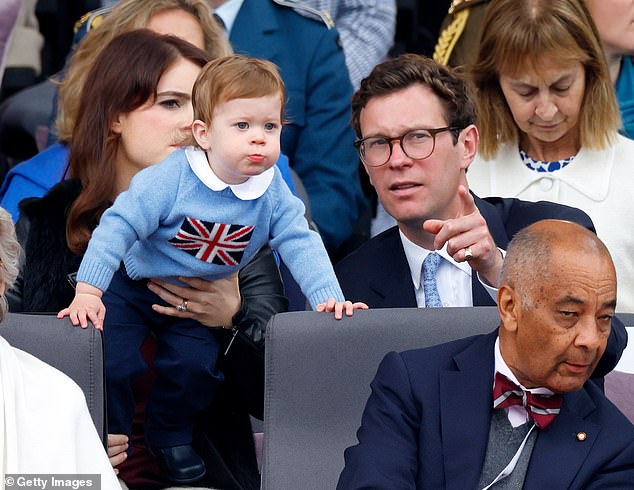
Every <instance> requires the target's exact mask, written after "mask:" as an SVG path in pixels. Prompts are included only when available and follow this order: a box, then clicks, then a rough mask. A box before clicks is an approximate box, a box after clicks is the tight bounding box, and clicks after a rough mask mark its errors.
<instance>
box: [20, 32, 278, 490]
mask: <svg viewBox="0 0 634 490" xmlns="http://www.w3.org/2000/svg"><path fill="white" fill-rule="evenodd" d="M128 41H129V43H130V44H128V45H126V49H127V52H126V55H123V54H122V53H121V52H120V49H121V46H119V48H118V50H117V51H116V53H110V56H108V53H106V54H103V56H102V58H103V59H105V60H107V61H108V63H109V64H108V63H106V64H107V65H108V66H107V68H104V66H105V65H104V66H101V67H100V68H98V69H95V68H94V67H93V68H92V69H91V71H90V73H89V75H88V79H87V82H86V83H85V88H84V90H83V92H82V97H81V101H80V108H79V111H78V113H77V114H78V116H77V121H76V124H75V127H74V131H73V137H72V139H71V144H70V177H71V178H70V179H69V180H66V181H63V182H61V183H60V184H58V185H57V186H55V187H54V188H53V189H51V191H50V192H49V193H48V194H47V195H46V196H45V197H43V198H40V199H33V200H30V201H27V202H25V203H24V204H23V206H22V214H23V216H22V218H21V223H20V225H21V227H22V231H23V232H27V233H26V234H23V236H24V241H23V243H24V244H25V250H26V260H25V265H24V267H23V270H22V274H23V277H22V279H23V287H24V286H25V285H27V284H28V285H29V287H28V288H26V289H24V291H25V292H26V291H27V290H28V291H33V292H35V291H37V293H38V294H44V295H46V294H49V295H50V298H49V301H48V302H47V303H46V305H45V308H44V310H48V311H51V310H56V309H60V308H62V307H64V306H66V305H67V304H68V302H69V301H70V300H71V299H72V296H73V290H72V289H71V288H66V292H65V293H64V294H60V290H59V289H60V285H62V284H63V283H64V282H66V281H67V278H68V277H69V275H71V276H72V274H73V273H74V272H75V271H77V268H78V266H79V263H80V261H81V256H82V255H83V253H84V251H85V247H86V244H87V242H88V240H89V239H90V236H91V233H92V230H93V229H94V228H95V226H96V225H97V223H98V221H99V218H100V217H101V215H102V213H103V212H104V211H105V209H107V208H108V207H109V206H110V205H111V204H112V202H113V201H114V200H115V198H116V197H117V195H118V194H120V193H121V192H122V191H124V190H126V189H127V187H128V186H129V184H130V181H131V179H132V177H133V176H134V175H135V174H136V173H137V172H138V171H139V170H141V169H143V168H146V167H148V166H151V165H153V164H155V163H157V162H158V161H160V160H162V159H164V158H165V157H167V156H168V155H169V154H171V153H172V152H174V151H175V150H176V149H177V148H178V147H179V146H181V145H183V144H185V143H187V142H188V141H189V139H190V136H191V130H190V127H191V123H192V121H193V112H192V105H191V91H192V87H193V85H194V81H195V79H196V77H197V75H198V73H199V72H200V69H201V68H202V66H203V65H204V64H205V63H206V62H207V61H208V60H209V59H210V57H209V55H207V54H206V53H205V52H203V51H201V50H199V49H197V48H196V47H194V46H192V45H191V44H189V43H186V42H184V41H181V40H179V39H178V38H174V37H163V36H158V35H156V34H152V33H151V32H149V31H137V32H135V33H133V34H129V35H128ZM109 49H112V47H111V45H110V44H109V45H108V47H107V48H106V50H109ZM132 51H135V52H136V54H135V55H134V56H132V54H131V52H132ZM113 54H116V56H112V55H113ZM127 55H129V56H131V57H133V58H134V59H135V60H136V61H135V62H133V63H132V62H130V57H128V56H127ZM95 127H99V128H101V129H100V131H95V130H94V128H95ZM182 282H184V283H186V285H187V286H189V287H185V286H176V285H172V284H169V283H166V282H163V281H150V282H149V283H148V288H149V289H150V290H151V291H152V292H153V293H155V294H157V295H158V297H157V305H156V307H155V312H158V313H161V314H165V315H168V316H172V317H178V318H187V319H194V320H197V321H198V322H200V323H201V324H203V325H207V326H218V325H221V326H225V327H229V326H232V325H236V326H238V327H239V328H248V327H250V326H255V327H256V328H261V329H263V328H264V325H265V324H266V322H267V321H268V319H269V318H270V316H271V315H272V314H274V313H276V312H278V311H282V310H284V309H285V306H286V300H285V298H283V296H282V286H281V282H280V280H279V273H278V270H277V266H276V264H275V261H274V259H273V257H272V254H271V251H270V249H269V248H268V247H267V248H263V249H262V250H261V251H260V252H259V253H258V254H257V255H256V257H255V258H254V260H253V261H251V262H250V263H249V264H248V265H247V266H246V267H245V268H244V269H242V270H241V271H240V274H239V276H238V278H237V279H236V277H235V276H231V277H229V278H226V279H221V280H217V281H213V282H209V281H204V280H201V279H195V278H192V279H183V281H182ZM159 298H161V299H163V300H164V301H165V303H163V304H162V305H160V304H159V303H161V302H160V301H159ZM23 299H24V300H28V298H26V297H25V298H23ZM185 300H186V301H187V303H186V304H187V306H186V307H185V308H183V307H182V306H181V305H183V304H185V303H184V301H185ZM132 306H134V305H132ZM179 306H180V308H178V307H179ZM183 310H184V311H183ZM152 313H154V312H152ZM106 335H107V334H106ZM106 355H107V354H106ZM134 362H137V363H138V362H139V359H138V358H136V359H135V360H134ZM214 406H215V407H216V408H215V410H216V411H215V412H213V413H212V414H211V415H209V416H208V417H206V418H208V419H211V420H212V421H213V420H216V419H221V420H222V424H220V425H222V426H223V427H222V429H223V430H225V433H224V434H220V435H219V438H221V439H222V440H223V444H222V447H221V446H218V447H215V448H213V446H212V445H209V446H208V447H209V448H213V449H206V450H205V455H206V456H207V457H206V458H205V459H206V461H205V462H206V464H207V469H208V472H207V474H208V483H209V484H214V485H217V486H221V487H222V488H237V487H238V486H241V487H246V488H251V487H253V488H255V487H257V486H258V481H257V467H256V466H255V454H254V451H253V442H252V439H251V435H250V430H249V428H248V427H249V422H248V414H247V413H246V411H241V410H240V407H237V408H238V409H237V410H234V408H236V407H233V406H230V405H229V402H228V401H227V400H226V399H225V400H224V401H223V399H222V398H219V399H215V400H214ZM215 430H216V431H217V430H218V428H217V427H216V428H215ZM198 434H199V436H200V435H201V433H200V432H198ZM194 435H195V437H198V436H196V434H194ZM216 435H217V434H216ZM210 437H212V438H213V437H214V436H210V435H209V432H205V434H204V435H202V437H198V438H199V439H202V440H204V441H208V439H209V438H210ZM212 442H213V441H212ZM126 448H127V444H125V443H120V444H118V445H117V450H113V451H111V455H112V456H113V458H116V460H115V461H119V460H120V459H122V458H125V456H124V455H125V453H123V452H122V451H123V450H125V449H126ZM213 451H215V452H213ZM115 453H116V454H115ZM138 453H140V451H137V454H133V458H132V459H134V456H138V455H139V454H138ZM211 454H213V456H210V455H211ZM214 457H215V458H220V457H222V459H223V460H222V461H220V462H219V461H217V460H216V461H214V460H213V459H214ZM164 463H165V461H164ZM221 468H222V469H224V473H223V472H222V471H219V469H221ZM227 468H229V470H227ZM238 469H239V471H238ZM163 470H164V471H165V470H166V468H165V464H164V465H163ZM232 472H233V474H231V473H232ZM128 483H130V484H131V486H134V484H135V483H137V484H141V485H143V486H150V483H149V481H148V479H143V480H137V481H136V482H133V481H130V482H128ZM155 484H156V483H155ZM159 485H160V484H159Z"/></svg>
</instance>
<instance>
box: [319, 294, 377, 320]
mask: <svg viewBox="0 0 634 490" xmlns="http://www.w3.org/2000/svg"><path fill="white" fill-rule="evenodd" d="M367 309H368V305H366V304H365V303H353V302H352V301H335V298H328V301H326V302H325V303H319V304H318V305H317V307H316V308H315V311H319V312H322V311H325V312H333V311H334V312H335V320H341V318H342V317H343V312H344V311H345V312H346V316H352V312H353V311H354V310H367Z"/></svg>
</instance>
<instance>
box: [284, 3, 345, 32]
mask: <svg viewBox="0 0 634 490" xmlns="http://www.w3.org/2000/svg"><path fill="white" fill-rule="evenodd" d="M273 3H276V4H278V5H281V6H282V7H291V8H292V9H294V10H297V11H298V13H300V14H307V16H308V17H311V18H315V17H316V18H318V19H320V20H321V21H322V22H323V23H324V24H325V25H326V27H327V28H328V29H332V28H333V27H335V22H334V21H333V20H332V17H331V16H330V13H329V12H328V11H327V10H319V9H316V8H314V7H311V6H310V5H306V4H305V3H304V2H302V1H299V0H273Z"/></svg>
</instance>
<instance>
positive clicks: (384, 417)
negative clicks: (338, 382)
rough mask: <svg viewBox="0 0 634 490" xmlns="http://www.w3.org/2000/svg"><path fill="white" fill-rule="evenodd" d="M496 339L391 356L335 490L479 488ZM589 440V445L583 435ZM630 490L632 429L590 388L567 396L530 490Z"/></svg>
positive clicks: (544, 439) (533, 463)
mask: <svg viewBox="0 0 634 490" xmlns="http://www.w3.org/2000/svg"><path fill="white" fill-rule="evenodd" d="M496 338H497V331H494V332H492V333H491V334H487V335H481V336H476V337H470V338H467V339H462V340H458V341H455V342H450V343H447V344H443V345H439V346H435V347H431V348H427V349H418V350H412V351H407V352H404V353H401V354H397V353H395V352H392V353H389V354H388V355H387V356H386V357H385V358H384V359H383V361H382V363H381V365H380V366H379V369H378V372H377V374H376V377H375V379H374V381H373V382H372V394H371V395H370V398H369V400H368V403H367V405H366V408H365V410H364V413H363V419H362V423H361V428H360V429H359V431H358V433H357V437H358V440H359V444H358V445H356V446H353V447H351V448H348V449H346V451H345V462H346V465H345V468H344V470H343V473H342V474H341V477H340V479H339V484H338V486H337V488H338V489H339V490H352V489H360V488H364V489H365V488H372V489H390V490H400V489H426V488H429V489H433V490H439V489H456V490H465V489H475V488H476V486H477V484H478V481H479V478H480V473H481V471H482V466H483V463H484V457H485V453H486V447H487V441H488V434H489V426H490V422H491V413H492V406H493V397H492V388H493V374H494V369H495V361H494V345H495V339H496ZM580 432H584V433H585V434H586V436H587V438H586V439H585V440H584V441H579V440H578V439H577V434H579V433H580ZM633 486H634V427H633V426H632V424H631V422H630V421H629V420H627V418H626V417H625V416H624V415H623V414H621V412H619V410H618V409H617V408H616V407H615V406H614V405H612V403H611V402H610V401H608V400H607V399H606V398H605V396H604V395H603V393H601V391H600V390H599V389H598V388H597V387H596V386H595V385H594V383H586V384H585V385H584V387H583V388H582V389H581V390H580V391H577V392H574V393H567V394H565V395H564V402H563V405H562V409H561V413H560V414H559V415H558V416H557V418H556V419H555V421H554V422H553V423H552V424H551V425H550V426H549V427H548V429H546V430H544V431H542V432H540V433H539V434H538V436H537V440H536V441H535V446H534V448H533V452H532V456H531V459H530V463H529V466H528V470H527V473H526V479H525V482H524V488H525V489H529V490H532V489H535V490H542V489H557V490H564V489H580V490H581V489H584V490H590V489H603V488H623V489H625V488H632V487H633Z"/></svg>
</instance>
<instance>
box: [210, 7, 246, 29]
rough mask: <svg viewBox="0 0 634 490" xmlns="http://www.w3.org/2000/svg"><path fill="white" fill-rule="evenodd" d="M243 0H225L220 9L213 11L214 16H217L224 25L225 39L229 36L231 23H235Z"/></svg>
mask: <svg viewBox="0 0 634 490" xmlns="http://www.w3.org/2000/svg"><path fill="white" fill-rule="evenodd" d="M243 2H244V0H227V1H226V2H225V3H223V4H222V5H221V6H220V7H216V8H215V9H214V14H218V16H219V17H220V18H221V19H222V21H223V22H224V23H225V30H226V31H227V37H229V35H230V34H231V29H232V28H233V23H234V22H235V21H236V17H237V16H238V12H239V11H240V7H242V3H243Z"/></svg>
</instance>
